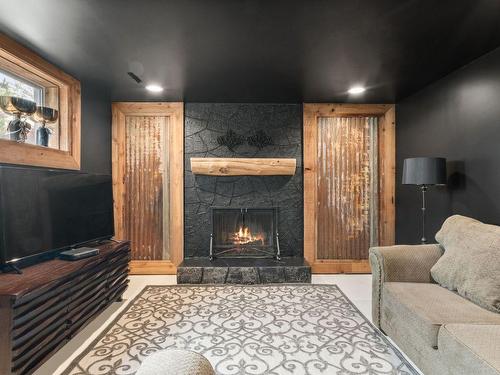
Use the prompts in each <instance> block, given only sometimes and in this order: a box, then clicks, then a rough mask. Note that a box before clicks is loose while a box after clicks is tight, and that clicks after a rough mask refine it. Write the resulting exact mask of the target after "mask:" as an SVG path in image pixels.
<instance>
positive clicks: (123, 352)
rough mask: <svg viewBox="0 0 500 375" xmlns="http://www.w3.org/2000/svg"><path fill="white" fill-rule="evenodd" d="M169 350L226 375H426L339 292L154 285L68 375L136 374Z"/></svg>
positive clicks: (293, 287) (289, 287)
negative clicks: (192, 354) (199, 358)
mask: <svg viewBox="0 0 500 375" xmlns="http://www.w3.org/2000/svg"><path fill="white" fill-rule="evenodd" d="M168 348H186V349H189V350H193V351H196V352H199V353H201V354H203V355H204V356H205V357H207V358H208V359H209V360H210V362H211V363H212V365H213V367H214V369H215V370H216V372H217V374H224V375H226V374H227V375H236V374H252V375H257V374H273V375H274V374H287V375H303V374H338V375H347V374H349V375H351V374H369V375H375V374H391V375H396V374H400V375H403V374H417V372H416V371H415V370H414V369H413V368H412V367H411V365H410V364H409V363H407V362H406V361H405V359H404V358H403V356H402V355H401V353H399V352H398V350H397V349H396V348H395V347H394V346H392V345H391V344H390V343H389V341H388V340H387V339H386V338H385V337H384V336H383V335H382V334H381V333H380V332H379V331H378V330H377V329H376V328H374V327H373V326H372V325H371V323H370V322H369V321H368V320H367V319H366V318H365V317H364V316H363V315H362V314H361V313H360V312H359V310H358V309H357V308H356V307H355V306H354V305H353V304H352V303H351V301H349V300H348V299H347V297H346V296H345V295H344V294H343V293H342V292H341V290H340V289H339V288H338V287H337V286H336V285H302V284H299V285H297V284H296V285H283V284H281V285H256V286H247V285H245V286H244V285H220V286H214V285H196V286H192V285H190V286H188V285H180V286H179V285H177V286H147V287H146V288H145V289H144V290H143V291H142V292H141V293H140V294H139V295H138V296H137V297H136V298H135V299H134V300H133V301H132V302H131V303H130V305H129V306H128V307H127V308H126V309H125V310H124V311H123V312H122V313H121V314H120V316H118V317H117V318H116V319H115V321H114V322H112V323H111V324H110V326H109V327H108V328H107V329H105V330H104V332H103V333H102V334H101V335H100V336H99V337H98V338H97V339H96V340H95V341H94V342H93V343H92V344H91V345H90V346H89V347H88V348H87V349H86V350H84V352H83V353H82V354H81V355H80V356H79V357H78V358H77V359H76V360H75V361H74V362H73V363H72V364H71V365H70V367H69V368H68V369H66V371H65V372H64V374H71V375H75V374H82V375H83V374H85V375H97V374H98V375H103V374H120V375H121V374H134V373H135V372H136V371H137V369H138V368H139V366H140V364H141V361H142V360H143V359H144V358H145V357H146V356H148V355H150V354H152V353H154V352H156V351H157V350H163V349H168Z"/></svg>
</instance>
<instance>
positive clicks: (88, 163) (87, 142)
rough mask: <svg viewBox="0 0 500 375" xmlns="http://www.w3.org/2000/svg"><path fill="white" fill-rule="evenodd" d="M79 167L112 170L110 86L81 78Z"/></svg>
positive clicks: (83, 169)
mask: <svg viewBox="0 0 500 375" xmlns="http://www.w3.org/2000/svg"><path fill="white" fill-rule="evenodd" d="M81 85H82V125H81V138H82V140H81V142H82V143H81V169H82V171H84V172H89V173H105V174H111V97H110V94H109V90H105V89H103V88H102V87H101V86H99V85H96V84H93V83H90V82H82V83H81Z"/></svg>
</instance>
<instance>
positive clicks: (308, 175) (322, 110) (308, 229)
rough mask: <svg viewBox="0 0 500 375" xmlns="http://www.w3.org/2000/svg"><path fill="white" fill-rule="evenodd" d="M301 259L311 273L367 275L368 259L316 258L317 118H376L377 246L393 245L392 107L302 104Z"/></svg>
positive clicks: (394, 154) (393, 116) (393, 125)
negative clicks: (377, 154)
mask: <svg viewBox="0 0 500 375" xmlns="http://www.w3.org/2000/svg"><path fill="white" fill-rule="evenodd" d="M303 110H304V111H303V113H304V122H303V127H304V129H303V130H304V133H303V134H304V258H305V259H306V260H307V261H308V262H309V264H310V265H311V267H312V271H313V273H370V272H371V270H370V265H369V263H368V260H346V259H338V260H337V259H317V257H316V254H317V225H316V224H317V209H316V207H317V168H318V167H317V140H318V117H340V116H376V117H378V119H379V122H378V127H379V128H378V139H379V161H378V167H379V244H380V246H388V245H394V241H395V189H396V112H395V105H394V104H319V103H304V108H303Z"/></svg>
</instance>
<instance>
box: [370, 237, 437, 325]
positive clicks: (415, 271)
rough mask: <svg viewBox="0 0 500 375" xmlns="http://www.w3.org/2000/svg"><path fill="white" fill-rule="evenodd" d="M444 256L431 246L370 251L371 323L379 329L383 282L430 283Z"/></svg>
mask: <svg viewBox="0 0 500 375" xmlns="http://www.w3.org/2000/svg"><path fill="white" fill-rule="evenodd" d="M442 254H443V250H442V248H441V247H440V246H439V245H437V244H432V245H396V246H384V247H372V248H371V249H370V255H369V259H370V267H371V270H372V319H373V322H374V323H375V324H376V325H377V326H378V327H380V296H381V292H382V285H383V284H384V283H385V282H391V281H394V282H413V283H430V282H432V277H431V268H432V266H433V265H434V264H435V263H436V262H437V260H438V259H439V258H440V257H441V255H442Z"/></svg>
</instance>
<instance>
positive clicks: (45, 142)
mask: <svg viewBox="0 0 500 375" xmlns="http://www.w3.org/2000/svg"><path fill="white" fill-rule="evenodd" d="M33 118H34V119H35V121H37V122H41V123H42V126H40V127H39V128H38V129H37V131H36V144H37V145H39V146H44V147H48V146H49V138H50V134H51V133H52V130H50V129H49V128H47V127H46V126H45V125H46V124H53V123H55V122H56V121H57V119H58V118H59V112H58V111H57V110H56V109H54V108H49V107H41V106H37V107H36V112H35V113H34V114H33Z"/></svg>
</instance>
